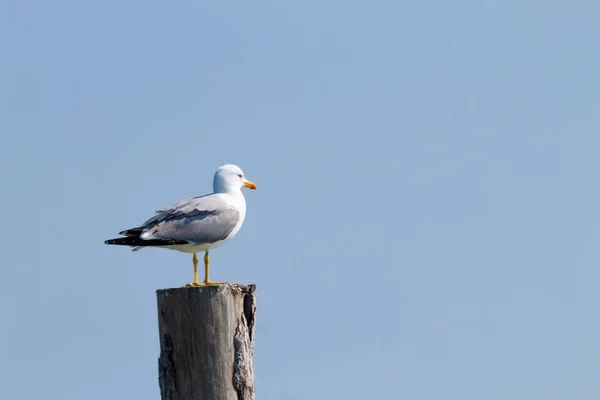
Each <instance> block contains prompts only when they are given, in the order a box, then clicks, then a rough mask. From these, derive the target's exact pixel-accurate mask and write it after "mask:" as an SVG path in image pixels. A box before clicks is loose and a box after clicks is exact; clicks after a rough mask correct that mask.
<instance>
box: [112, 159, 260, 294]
mask: <svg viewBox="0 0 600 400" xmlns="http://www.w3.org/2000/svg"><path fill="white" fill-rule="evenodd" d="M243 187H247V188H249V189H252V190H256V185H255V184H254V183H253V182H251V181H249V180H247V179H246V177H245V176H244V172H243V171H242V170H241V168H240V167H238V166H237V165H233V164H226V165H222V166H220V167H219V168H218V169H217V171H216V172H215V175H214V178H213V193H211V194H207V195H204V196H199V197H194V198H192V199H186V200H182V201H180V202H178V203H175V204H173V205H171V206H169V207H167V208H163V209H160V210H157V211H156V215H154V216H153V217H152V218H150V219H149V220H147V221H146V222H144V223H143V224H142V225H141V226H138V227H137V228H131V229H126V230H124V231H122V232H119V234H120V235H124V236H125V237H119V238H115V239H109V240H106V241H105V242H104V243H105V244H115V245H121V246H130V247H133V249H132V250H133V251H137V250H140V249H143V248H146V247H160V248H166V249H171V250H178V251H181V252H184V253H188V254H190V253H191V254H194V257H193V258H192V261H193V262H194V281H193V282H191V283H188V284H187V285H186V286H209V285H219V284H226V283H227V282H212V281H210V279H208V264H209V263H210V257H209V255H208V252H209V250H212V249H216V248H217V247H219V246H221V245H222V244H224V243H226V242H227V241H229V240H231V239H233V237H234V236H235V235H236V234H237V233H238V232H239V230H240V228H241V227H242V224H243V223H244V218H245V217H246V199H245V198H244V195H243V193H242V188H243ZM202 251H203V252H204V282H203V283H200V282H198V258H197V257H196V253H199V252H202Z"/></svg>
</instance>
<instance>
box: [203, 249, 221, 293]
mask: <svg viewBox="0 0 600 400" xmlns="http://www.w3.org/2000/svg"><path fill="white" fill-rule="evenodd" d="M209 263H210V257H209V256H208V251H207V252H206V253H204V285H206V286H209V285H224V284H226V283H227V282H211V281H210V279H208V264H209Z"/></svg>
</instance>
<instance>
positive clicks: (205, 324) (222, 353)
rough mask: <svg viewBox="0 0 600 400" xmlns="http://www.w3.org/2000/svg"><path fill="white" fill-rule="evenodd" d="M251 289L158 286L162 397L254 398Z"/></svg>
mask: <svg viewBox="0 0 600 400" xmlns="http://www.w3.org/2000/svg"><path fill="white" fill-rule="evenodd" d="M255 289H256V286H255V285H250V286H244V285H240V284H225V285H218V286H202V287H183V288H176V289H162V290H157V292H156V294H157V299H158V324H159V332H160V358H159V360H158V370H159V378H158V380H159V384H160V392H161V396H162V400H254V358H253V356H254V354H253V352H254V350H253V349H254V317H255V314H256V294H255Z"/></svg>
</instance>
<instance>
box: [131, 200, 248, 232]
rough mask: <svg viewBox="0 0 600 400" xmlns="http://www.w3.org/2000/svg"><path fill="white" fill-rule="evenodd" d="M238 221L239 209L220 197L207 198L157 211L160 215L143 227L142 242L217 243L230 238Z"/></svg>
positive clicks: (183, 202) (186, 201) (185, 201)
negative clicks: (157, 240) (180, 241)
mask: <svg viewBox="0 0 600 400" xmlns="http://www.w3.org/2000/svg"><path fill="white" fill-rule="evenodd" d="M239 220H240V213H239V211H238V210H237V209H235V208H233V207H231V206H228V205H227V203H225V201H224V200H223V199H222V198H220V197H219V196H215V195H208V196H203V197H197V198H194V199H189V200H184V201H181V202H179V203H177V204H173V205H172V206H170V207H167V208H165V209H161V210H158V211H157V215H155V216H154V217H152V218H150V219H149V220H148V221H146V222H145V223H144V225H143V226H142V228H143V233H142V234H141V235H140V238H141V239H144V240H152V239H172V240H183V241H186V242H190V243H195V244H204V243H214V242H217V241H219V240H223V239H225V238H227V236H229V234H230V233H231V231H233V229H234V228H235V227H236V225H237V223H238V222H239Z"/></svg>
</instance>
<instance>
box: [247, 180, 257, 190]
mask: <svg viewBox="0 0 600 400" xmlns="http://www.w3.org/2000/svg"><path fill="white" fill-rule="evenodd" d="M244 186H246V187H247V188H248V189H252V190H256V184H255V183H254V182H250V181H244Z"/></svg>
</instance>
